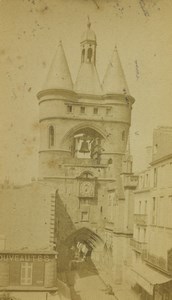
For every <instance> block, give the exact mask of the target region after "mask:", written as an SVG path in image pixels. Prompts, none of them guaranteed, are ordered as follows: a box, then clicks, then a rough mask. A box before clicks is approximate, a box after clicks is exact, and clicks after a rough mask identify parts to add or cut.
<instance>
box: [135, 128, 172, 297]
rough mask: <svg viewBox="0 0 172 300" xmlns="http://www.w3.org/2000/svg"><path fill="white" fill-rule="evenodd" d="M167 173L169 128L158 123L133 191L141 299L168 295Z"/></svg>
mask: <svg viewBox="0 0 172 300" xmlns="http://www.w3.org/2000/svg"><path fill="white" fill-rule="evenodd" d="M148 150H149V153H150V148H149V149H148ZM171 174H172V128H171V127H160V128H158V129H156V130H155V131H154V135H153V147H152V155H151V158H150V159H149V166H148V168H147V169H146V170H145V171H143V172H141V173H140V174H139V184H138V187H137V190H136V191H135V210H134V235H133V239H132V240H131V245H132V247H133V278H134V281H133V285H135V288H136V289H137V290H138V292H139V293H140V294H141V295H142V299H145V300H146V299H157V300H164V299H165V300H170V299H172V288H171V286H172V218H171V212H172V178H171Z"/></svg>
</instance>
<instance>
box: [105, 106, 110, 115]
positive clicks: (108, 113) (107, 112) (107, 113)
mask: <svg viewBox="0 0 172 300" xmlns="http://www.w3.org/2000/svg"><path fill="white" fill-rule="evenodd" d="M110 113H111V108H110V107H108V108H106V115H107V116H109V115H110Z"/></svg>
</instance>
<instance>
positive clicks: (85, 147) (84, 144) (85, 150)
mask: <svg viewBox="0 0 172 300" xmlns="http://www.w3.org/2000/svg"><path fill="white" fill-rule="evenodd" d="M79 152H81V153H88V152H90V150H89V148H88V142H87V141H82V144H81V148H80V150H79Z"/></svg>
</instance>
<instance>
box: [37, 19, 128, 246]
mask: <svg viewBox="0 0 172 300" xmlns="http://www.w3.org/2000/svg"><path fill="white" fill-rule="evenodd" d="M96 51H97V42H96V35H95V33H94V31H93V30H92V29H91V24H90V22H89V23H88V25H87V30H86V31H85V32H84V34H83V35H82V39H81V57H80V60H81V64H80V69H79V72H78V76H77V79H76V82H75V84H73V82H72V78H71V74H70V71H69V67H68V63H67V60H66V57H65V53H64V50H63V46H62V43H61V42H60V43H59V45H58V48H57V52H56V54H55V57H54V59H53V61H52V64H51V67H50V70H49V73H48V77H47V79H46V82H45V85H44V87H43V89H42V90H41V91H40V92H39V93H38V95H37V97H38V100H39V107H40V152H39V177H40V179H42V180H44V181H45V180H46V181H51V183H53V184H55V185H57V189H58V197H59V199H60V202H61V205H62V206H64V210H65V212H66V214H67V218H66V223H68V226H67V224H63V226H60V229H59V230H60V231H61V232H60V233H59V236H60V234H61V237H62V238H64V237H66V236H67V235H68V234H70V233H71V232H73V231H74V230H76V231H77V230H78V229H81V228H89V229H90V230H91V231H93V232H95V233H97V234H99V235H100V236H101V237H102V238H103V239H104V241H105V245H106V246H107V247H108V244H109V247H112V245H113V243H114V242H113V239H114V237H113V232H116V233H121V232H124V231H125V230H127V229H126V228H127V224H125V226H126V228H125V229H124V222H123V216H124V210H125V208H124V205H123V203H124V201H125V196H124V189H123V184H122V178H121V173H122V164H123V160H124V156H125V153H126V146H127V139H128V133H129V127H130V122H131V110H132V104H133V103H134V99H133V97H131V96H130V95H129V91H128V87H127V83H126V80H125V76H124V73H123V69H122V66H121V62H120V59H119V55H118V51H117V48H115V50H114V52H113V55H112V59H111V61H110V62H109V65H108V67H107V71H106V73H105V76H104V80H103V82H102V84H101V83H100V80H99V76H98V73H97V69H96ZM120 201H122V205H121V204H120ZM67 220H68V221H67ZM69 220H70V222H69ZM63 223H64V220H63ZM108 224H109V225H108ZM119 252H120V250H119Z"/></svg>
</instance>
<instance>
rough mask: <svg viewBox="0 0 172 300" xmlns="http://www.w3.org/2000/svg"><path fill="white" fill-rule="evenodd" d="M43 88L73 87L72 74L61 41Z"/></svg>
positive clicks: (70, 88) (67, 88)
mask: <svg viewBox="0 0 172 300" xmlns="http://www.w3.org/2000/svg"><path fill="white" fill-rule="evenodd" d="M43 88H44V89H46V90H47V89H65V90H72V89H73V83H72V78H71V74H70V71H69V67H68V63H67V60H66V56H65V53H64V50H63V46H62V43H61V42H60V43H59V45H58V48H57V51H56V54H55V56H54V58H53V60H52V63H51V66H50V69H49V72H48V76H47V79H46V81H45V84H44V86H43Z"/></svg>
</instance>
